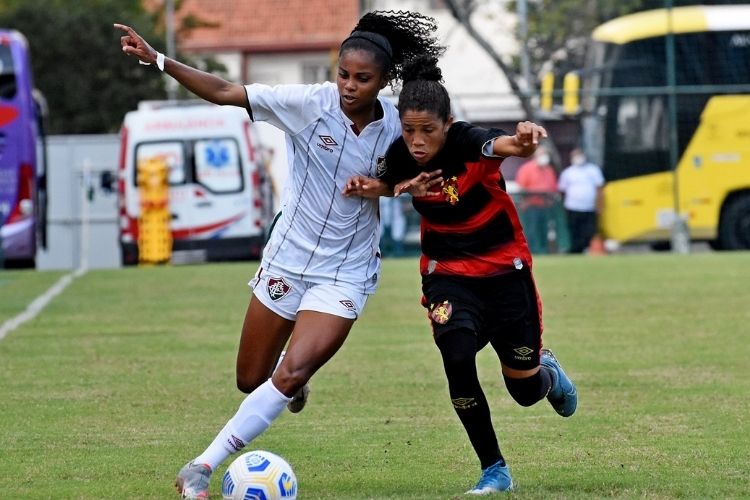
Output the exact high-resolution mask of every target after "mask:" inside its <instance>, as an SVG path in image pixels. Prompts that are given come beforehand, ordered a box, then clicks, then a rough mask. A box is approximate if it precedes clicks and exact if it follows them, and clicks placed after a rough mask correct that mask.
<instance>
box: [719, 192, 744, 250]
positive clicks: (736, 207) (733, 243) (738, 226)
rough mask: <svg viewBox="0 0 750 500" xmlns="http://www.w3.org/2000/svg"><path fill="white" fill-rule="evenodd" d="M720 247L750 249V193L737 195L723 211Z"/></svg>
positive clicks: (720, 224) (725, 248) (720, 227)
mask: <svg viewBox="0 0 750 500" xmlns="http://www.w3.org/2000/svg"><path fill="white" fill-rule="evenodd" d="M719 248H721V249H722V250H748V249H750V194H742V195H739V196H735V197H734V198H732V199H730V200H729V201H728V202H727V204H726V206H725V207H724V209H723V210H722V211H721V220H720V221H719Z"/></svg>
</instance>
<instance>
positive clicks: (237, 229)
mask: <svg viewBox="0 0 750 500" xmlns="http://www.w3.org/2000/svg"><path fill="white" fill-rule="evenodd" d="M120 136H121V141H120V159H119V172H118V179H117V185H118V198H119V201H118V203H119V215H120V247H121V250H122V263H123V265H132V264H137V263H138V216H139V212H140V203H139V201H140V200H139V192H138V178H137V175H138V174H137V172H138V168H137V165H138V163H139V162H143V161H146V160H150V159H155V158H156V159H161V160H163V161H164V162H165V163H166V166H167V171H168V182H169V211H170V215H171V232H172V239H173V246H172V248H173V257H179V256H183V258H182V259H181V260H186V261H191V262H192V261H203V260H238V259H253V258H258V257H259V256H260V253H261V250H262V248H263V243H264V236H265V232H266V227H267V226H268V224H269V222H270V220H271V216H272V206H271V204H272V199H271V197H270V196H269V189H268V184H269V183H268V182H267V181H266V179H267V175H266V171H265V167H264V165H266V163H264V153H263V148H262V147H261V146H260V144H259V143H258V141H257V137H258V134H257V132H256V131H255V130H254V125H253V124H252V122H251V121H250V119H249V116H248V114H247V112H246V111H245V110H243V109H241V108H237V107H234V106H215V105H213V104H209V103H205V102H202V101H200V102H193V101H187V102H185V101H178V102H171V103H170V102H156V101H152V102H149V101H145V102H143V103H141V104H140V105H139V107H138V110H136V111H131V112H129V113H127V114H126V115H125V119H124V122H123V126H122V129H121V131H120ZM271 196H272V195H271ZM185 256H189V257H185ZM174 260H175V259H174V258H173V261H174Z"/></svg>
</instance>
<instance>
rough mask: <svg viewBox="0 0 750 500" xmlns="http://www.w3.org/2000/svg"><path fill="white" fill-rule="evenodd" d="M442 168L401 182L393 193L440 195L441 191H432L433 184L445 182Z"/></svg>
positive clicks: (397, 194) (395, 194)
mask: <svg viewBox="0 0 750 500" xmlns="http://www.w3.org/2000/svg"><path fill="white" fill-rule="evenodd" d="M442 173H443V171H442V170H433V171H432V172H422V173H421V174H419V175H418V176H416V177H414V178H413V179H409V180H407V181H403V182H399V183H398V184H396V187H395V188H394V189H393V195H394V196H399V195H401V194H403V193H409V194H410V195H412V196H415V197H419V196H440V194H441V193H440V192H439V191H430V189H432V187H433V186H437V185H439V184H440V183H441V182H443V177H442V176H441V175H440V174H442Z"/></svg>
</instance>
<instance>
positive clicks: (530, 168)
mask: <svg viewBox="0 0 750 500" xmlns="http://www.w3.org/2000/svg"><path fill="white" fill-rule="evenodd" d="M516 182H517V183H518V185H519V186H520V187H521V190H522V193H523V198H521V202H520V203H519V205H520V206H519V209H520V211H521V212H522V213H523V214H524V222H525V227H524V232H525V233H526V238H527V240H528V242H529V248H530V249H531V253H533V254H541V253H547V251H548V240H547V231H548V229H549V218H550V210H551V207H552V205H553V204H554V202H555V196H554V195H555V194H556V193H557V174H556V173H555V169H554V168H553V167H552V164H551V163H550V155H549V151H547V149H546V148H545V147H544V146H539V148H538V149H537V150H536V153H535V154H534V158H532V159H531V160H529V161H527V162H526V163H524V164H523V165H521V168H519V169H518V174H517V175H516Z"/></svg>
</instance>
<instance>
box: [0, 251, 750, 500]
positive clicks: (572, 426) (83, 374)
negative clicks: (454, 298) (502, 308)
mask: <svg viewBox="0 0 750 500" xmlns="http://www.w3.org/2000/svg"><path fill="white" fill-rule="evenodd" d="M255 267H256V265H255V264H248V263H240V264H224V265H203V266H181V267H180V266H175V267H156V268H140V269H125V270H96V271H90V272H89V273H88V274H86V275H85V276H83V277H81V278H78V279H77V280H76V281H74V282H73V283H72V284H71V285H70V287H69V288H67V289H66V290H65V291H64V292H63V293H62V294H61V295H60V296H58V297H56V298H55V299H54V300H53V301H52V302H51V303H50V304H49V306H48V307H47V308H46V309H45V310H44V311H43V312H42V313H41V315H40V316H38V317H37V318H36V319H35V320H33V321H31V322H29V323H26V324H24V325H23V326H22V327H21V328H19V329H18V330H15V331H13V332H11V333H10V334H9V335H8V336H7V337H6V338H4V339H3V340H1V341H0V367H1V368H0V401H2V411H0V429H3V432H0V450H2V453H0V470H2V474H0V491H2V492H3V494H2V496H3V498H12V499H15V498H49V497H50V496H54V497H55V498H76V499H109V498H112V499H116V498H117V499H119V498H170V496H174V490H173V487H172V482H173V480H174V475H175V473H176V472H177V470H178V469H179V468H180V467H181V466H182V465H183V463H184V462H186V461H187V460H189V459H190V458H192V457H194V456H195V455H197V454H198V453H200V452H201V451H202V450H203V448H204V447H205V446H206V445H207V444H208V443H209V442H210V440H211V439H213V437H214V436H215V433H216V432H217V431H218V430H219V429H221V427H222V426H223V425H224V423H225V422H226V420H227V419H228V418H229V417H230V416H231V414H232V413H233V412H234V411H235V410H236V408H237V406H238V405H239V403H240V401H241V400H242V395H241V394H239V393H238V392H237V390H236V388H235V386H234V362H235V352H236V348H237V342H238V332H239V329H240V327H241V324H242V316H243V314H244V310H245V307H246V305H247V300H248V295H249V294H248V291H247V286H246V285H245V283H246V281H247V279H248V277H249V276H252V274H253V272H254V271H255ZM417 273H418V271H417V262H416V260H415V259H401V260H387V259H386V260H385V261H384V263H383V278H382V284H381V288H380V290H379V291H378V292H377V293H376V294H375V295H374V296H373V297H372V298H371V299H370V300H369V302H368V305H367V308H366V309H365V312H364V314H363V315H362V318H361V319H360V320H359V321H358V322H357V324H356V325H355V327H354V329H353V331H352V333H351V335H350V336H349V339H348V340H347V341H346V343H345V344H344V346H343V347H342V349H341V351H340V352H339V353H337V354H336V356H335V357H334V358H333V359H332V360H331V361H330V362H329V363H328V364H326V366H324V367H323V368H322V369H321V370H320V371H319V372H318V373H317V374H316V375H315V377H314V379H313V381H312V390H313V392H312V396H311V400H310V403H309V404H308V406H307V407H306V408H305V410H304V411H303V412H302V413H301V414H299V415H292V414H289V413H286V412H285V414H283V415H282V416H281V417H280V418H279V419H278V420H277V421H276V422H274V424H273V426H272V427H271V428H270V429H269V430H268V432H266V433H265V434H263V435H262V436H261V437H259V438H258V439H257V440H256V441H255V442H253V443H252V444H251V445H250V447H251V448H252V449H268V450H271V451H275V452H277V453H279V454H281V455H282V456H284V457H285V458H287V459H288V460H289V461H290V463H291V464H292V465H293V467H294V468H295V472H296V473H297V477H298V479H299V484H300V498H310V499H319V498H340V499H347V500H350V499H359V498H363V499H364V498H367V499H385V498H391V499H416V498H422V499H425V500H426V499H448V498H462V493H463V492H464V491H466V489H468V487H469V486H471V485H472V484H473V482H474V481H476V480H477V478H478V475H479V465H478V463H477V460H476V458H475V457H474V454H473V452H472V450H471V447H470V445H469V443H468V439H467V438H466V435H465V433H464V430H463V429H462V428H461V425H460V424H459V422H458V419H457V418H456V416H455V413H454V411H453V408H452V407H451V404H450V401H449V399H448V393H447V388H446V382H445V376H444V374H443V369H442V364H441V361H440V356H439V354H438V351H437V349H436V348H435V345H434V343H433V341H432V337H431V334H430V333H431V332H430V328H429V325H428V323H427V320H426V318H425V313H424V309H423V308H422V307H420V306H419V303H418V300H419V296H420V290H419V277H418V274H417ZM40 274H41V275H46V273H33V272H30V271H24V272H13V273H10V274H4V273H0V280H4V282H2V281H0V285H1V286H0V304H5V303H6V302H8V301H9V300H10V299H12V298H13V296H14V295H15V294H17V293H18V291H19V290H26V289H27V287H26V285H27V284H29V285H32V284H33V286H35V287H36V289H37V290H39V289H40V288H43V287H39V285H40V283H41V282H39V281H35V280H36V279H37V278H36V277H37V276H39V275H40ZM535 275H536V281H537V284H538V286H539V290H540V292H541V295H542V298H543V300H544V308H545V309H544V311H545V312H544V323H545V333H544V341H545V345H547V346H548V347H550V348H552V349H553V350H554V351H555V353H556V354H557V355H558V356H559V358H560V360H561V362H562V363H563V366H564V367H565V369H566V371H567V372H568V373H569V374H570V375H571V377H573V378H574V380H575V381H576V383H577V385H578V390H579V395H580V401H579V407H578V412H577V413H576V415H574V416H573V417H571V418H569V419H563V418H560V417H559V416H557V414H555V413H554V412H553V411H552V410H551V408H550V407H549V405H548V404H547V403H546V402H545V401H542V402H540V403H539V404H536V405H534V406H533V407H531V408H522V407H520V406H518V405H517V404H515V403H514V402H513V400H512V399H511V398H510V396H508V394H507V391H506V390H505V388H504V386H503V382H502V377H501V376H500V375H499V364H498V360H497V357H496V356H494V354H493V353H492V351H491V350H490V349H484V350H483V351H482V352H481V353H480V354H479V356H478V363H479V369H480V372H479V375H480V378H481V380H482V382H483V385H484V390H485V393H486V394H487V399H488V400H489V402H490V406H491V409H492V415H493V421H494V423H495V428H496V429H497V432H498V436H499V439H500V444H501V446H502V449H503V453H504V455H505V457H506V458H507V460H508V462H509V464H510V467H511V470H512V471H513V476H514V480H515V481H516V482H517V484H518V491H517V492H516V493H514V494H513V495H512V497H519V498H540V499H542V498H544V499H546V498H575V499H598V498H622V499H630V498H652V499H661V498H746V497H747V493H748V491H750V472H749V471H748V467H747V463H748V462H747V450H748V449H750V433H748V432H747V417H748V414H749V413H748V412H749V411H750V408H749V407H748V401H750V378H748V376H747V367H748V364H747V360H748V357H749V356H750V343H748V342H747V341H746V339H747V334H746V332H747V325H748V322H750V309H748V307H747V283H748V281H750V253H741V252H736V253H720V254H713V253H711V254H701V255H691V256H682V255H672V254H667V255H624V256H608V257H602V258H587V257H572V256H559V257H551V256H545V257H540V258H538V259H536V260H535ZM57 276H58V275H57V274H56V275H54V276H52V279H49V280H48V282H49V283H52V282H54V281H55V280H56V279H57ZM31 295H33V294H29V295H28V296H27V299H28V300H30V299H31ZM11 302H13V303H14V304H15V305H14V307H16V308H17V310H18V312H20V311H21V310H22V308H23V304H22V303H20V302H14V301H11ZM9 313H10V310H7V311H5V314H9ZM226 465H228V464H225V466H226ZM224 470H225V467H221V468H220V469H219V470H218V471H217V474H216V477H215V478H214V479H213V481H212V484H211V493H212V495H211V498H218V497H219V496H220V495H219V491H220V484H221V480H220V477H221V474H222V473H223V472H224ZM50 492H54V493H50ZM498 498H499V497H498Z"/></svg>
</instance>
